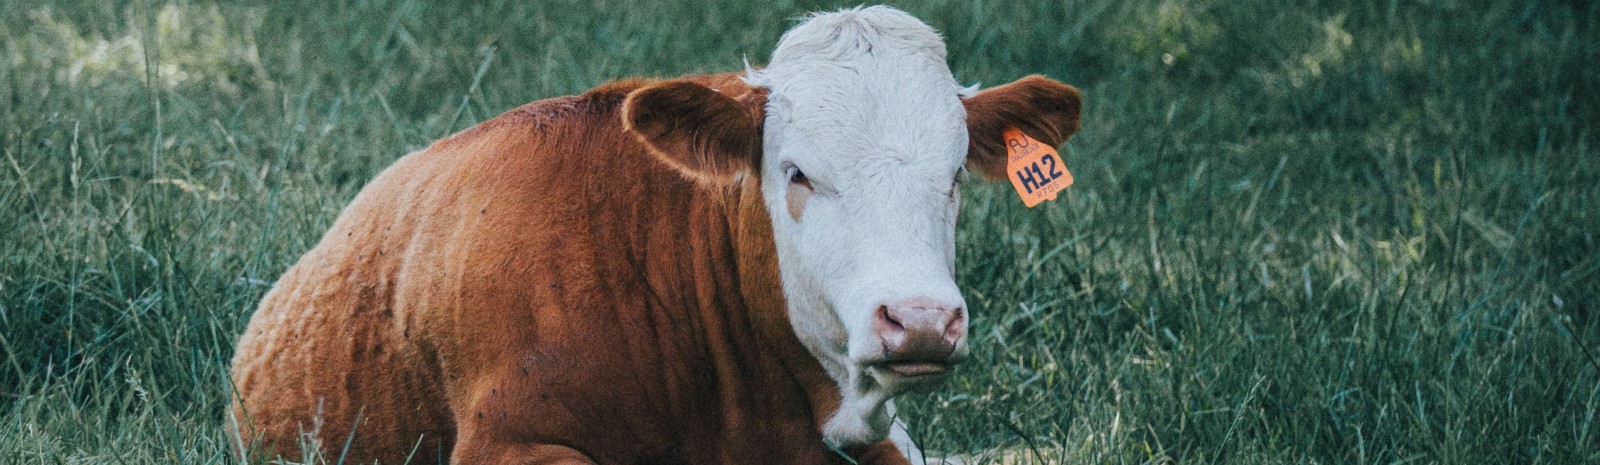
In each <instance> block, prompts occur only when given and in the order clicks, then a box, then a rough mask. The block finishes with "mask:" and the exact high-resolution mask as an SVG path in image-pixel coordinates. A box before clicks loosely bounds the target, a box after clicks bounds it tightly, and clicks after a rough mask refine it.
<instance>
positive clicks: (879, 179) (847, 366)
mask: <svg viewBox="0 0 1600 465" xmlns="http://www.w3.org/2000/svg"><path fill="white" fill-rule="evenodd" d="M963 97H965V98H963ZM1077 98H1078V97H1077V91H1076V90H1075V89H1072V88H1071V87H1070V86H1066V85H1063V84H1060V83H1056V82H1054V81H1049V80H1047V79H1042V78H1027V79H1024V80H1021V81H1018V82H1017V83H1014V84H1010V85H1007V86H1001V87H999V88H995V89H991V90H989V91H985V92H983V93H981V94H978V95H976V96H974V95H971V90H965V91H963V90H962V89H961V88H960V87H959V86H958V85H956V84H955V82H954V79H953V78H952V77H951V76H950V74H949V70H948V69H947V68H946V67H945V65H944V48H943V44H942V42H940V40H939V38H938V36H937V34H936V33H935V32H933V30H932V29H931V28H928V27H927V26H926V25H924V24H922V23H921V22H919V21H917V20H916V19H915V18H911V17H910V16H909V15H906V14H904V13H902V12H899V11H896V10H893V9H889V8H867V9H857V10H849V11H845V12H840V13H835V14H831V15H820V16H817V17H814V18H813V19H812V20H811V21H808V22H807V23H806V24H803V25H802V26H800V27H797V28H796V29H794V30H792V31H791V32H790V33H789V34H786V35H785V38H784V40H783V41H782V42H781V43H780V47H779V49H778V52H777V53H775V54H774V62H773V63H772V64H771V65H770V66H769V67H768V68H766V69H765V70H762V71H760V72H759V74H757V73H755V72H751V71H749V70H747V72H746V73H744V74H742V75H735V74H721V75H707V76H692V77H688V78H682V79H677V80H666V81H650V80H629V81H620V82H616V83H612V84H607V85H604V86H601V87H599V88H596V89H594V90H591V91H589V92H587V93H584V94H582V95H579V96H574V97H563V98H556V99H550V100H545V101H541V102H535V103H532V104H528V105H526V106H523V107H521V108H518V109H516V110H513V111H511V112H508V113H506V114H504V115H501V116H499V117H497V118H494V119H492V120H489V121H486V122H484V123H482V124H480V125H478V126H477V127H474V128H472V129H469V130H467V131H464V132H462V133H460V134H457V135H455V136H451V137H450V138H447V139H445V140H442V141H439V142H437V143H435V144H433V145H432V146H431V147H429V148H427V149H425V150H423V151H421V152H417V153H413V154H411V155H408V156H406V157H404V158H402V159H401V160H400V161H398V162H396V163H395V164H394V166H392V167H390V168H389V169H387V170H386V171H384V173H382V174H381V175H379V176H378V177H377V179H375V180H373V181H372V182H371V183H370V184H369V185H367V186H366V187H365V188H364V189H363V190H362V192H361V194H360V195H358V196H357V198H356V199H355V200H354V201H353V202H352V203H351V204H350V206H349V207H348V208H346V209H345V211H344V212H343V214H341V215H340V217H339V219H338V220H337V221H336V222H335V224H334V225H333V227H332V229H330V230H329V231H328V233H327V235H326V236H324V237H323V239H322V242H321V243H320V244H318V245H317V246H316V248H314V249H313V250H311V251H310V252H308V253H307V254H306V255H305V256H304V257H302V258H301V259H300V261H299V262H298V263H297V264H296V265H295V266H294V267H292V268H291V269H290V270H289V271H288V272H287V273H285V274H284V276H283V277H282V278H280V279H279V281H278V282H277V284H276V285H275V287H274V288H273V290H272V291H271V292H270V293H269V294H268V295H267V296H266V298H265V299H264V300H263V302H262V304H261V306H260V309H259V310H258V311H257V313H256V314H255V316H254V317H253V318H252V320H251V322H250V325H249V327H248V328H247V329H246V331H245V334H244V335H243V336H242V337H241V338H240V340H239V346H238V350H237V353H236V355H235V358H234V363H233V374H234V383H235V386H236V388H237V394H238V398H239V402H238V403H237V404H236V407H235V409H234V411H233V415H234V417H235V418H236V420H237V421H238V424H239V425H240V426H241V431H240V432H241V433H243V434H244V439H246V440H251V439H259V440H260V441H261V446H262V447H261V448H259V449H252V450H261V451H267V452H276V453H279V454H285V455H288V456H291V457H292V456H294V455H295V452H296V451H297V450H298V449H297V447H298V446H299V445H300V443H301V442H303V440H305V439H310V440H311V442H312V445H313V446H315V447H318V448H320V449H321V450H323V451H325V452H326V453H328V454H338V455H340V456H344V457H345V458H346V460H347V461H351V463H368V462H370V461H372V460H379V461H381V462H383V463H401V462H403V461H405V460H406V459H407V458H408V457H410V458H411V459H412V462H413V463H434V462H437V461H440V460H441V459H448V460H449V461H450V462H452V463H461V464H479V463H482V464H515V463H530V464H536V463H579V464H581V463H600V464H644V463H649V464H718V463H721V464H736V463H737V464H755V463H760V464H785V463H794V464H824V463H847V462H848V459H847V458H846V457H844V455H841V454H840V453H838V452H835V451H834V450H832V448H830V447H828V446H827V444H828V443H829V442H832V443H834V444H839V445H842V446H844V450H845V452H847V453H848V454H849V455H852V456H854V459H856V460H858V461H860V462H861V463H878V464H902V463H905V462H906V459H905V457H903V456H902V455H901V454H900V453H899V451H898V450H897V448H896V446H894V445H893V444H891V443H890V442H889V441H887V440H885V437H886V436H887V435H888V433H889V425H890V415H889V410H890V408H891V407H890V406H889V404H888V399H889V398H890V397H892V396H893V395H896V394H899V393H902V392H905V391H906V390H908V389H912V388H914V387H916V386H927V385H929V384H930V383H932V382H936V381H937V380H939V379H942V377H943V376H944V374H945V373H947V371H948V368H949V366H950V365H953V364H954V363H957V362H959V361H960V360H961V359H962V358H963V357H964V356H965V353H966V346H965V335H966V326H965V323H966V318H967V317H966V312H967V309H965V307H964V306H965V304H964V302H962V300H961V297H960V294H959V291H958V290H956V288H955V284H954V279H953V269H952V266H953V260H954V221H955V212H956V208H957V206H958V205H959V195H958V194H959V191H958V190H957V189H956V187H957V186H956V179H958V178H957V176H958V173H957V172H958V170H959V169H960V168H961V167H962V165H963V164H965V165H968V166H973V167H975V168H976V169H977V171H979V172H982V173H985V174H987V175H989V176H995V175H996V174H997V173H1000V172H1001V171H1002V170H1003V167H1004V163H1005V155H1004V151H1003V148H1000V147H999V146H1000V144H999V135H1000V132H1001V129H1003V128H1006V127H1019V128H1022V129H1023V130H1024V131H1025V132H1026V133H1028V134H1030V135H1032V136H1033V137H1036V138H1039V139H1041V140H1043V141H1045V142H1046V143H1048V144H1050V145H1056V144H1059V143H1061V142H1062V141H1064V140H1065V139H1066V137H1067V136H1069V135H1070V134H1071V133H1072V131H1074V130H1075V129H1076V127H1077V116H1078V109H1077V106H1078V100H1077ZM861 130H868V131H870V132H865V133H859V134H857V133H850V132H851V131H861ZM969 130H970V131H971V133H972V137H973V139H972V140H971V141H970V147H969V140H968V139H967V131H969ZM969 152H970V153H969ZM802 168H803V169H804V170H809V171H810V173H811V174H812V176H810V177H808V176H807V175H805V174H803V172H802ZM764 187H765V189H764ZM346 444H348V445H349V447H348V450H345V449H346V447H345V446H346Z"/></svg>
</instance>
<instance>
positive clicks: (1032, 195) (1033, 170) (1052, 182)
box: [1002, 128, 1072, 208]
mask: <svg viewBox="0 0 1600 465" xmlns="http://www.w3.org/2000/svg"><path fill="white" fill-rule="evenodd" d="M1002 136H1003V137H1005V139H1006V154H1007V157H1006V177H1008V178H1011V186H1012V187H1016V188H1017V195H1020V196H1022V203H1023V204H1025V205H1027V206H1028V208H1033V206H1034V205H1038V204H1039V202H1043V201H1046V200H1055V199H1056V193H1057V192H1061V190H1062V189H1066V188H1067V186H1070V185H1072V173H1070V172H1068V171H1067V164H1066V163H1065V162H1063V161H1062V160H1061V154H1058V153H1056V149H1055V147H1051V146H1048V145H1045V144H1044V143H1043V142H1039V141H1038V140H1037V139H1034V138H1032V137H1028V135H1027V134H1023V133H1022V130H1020V129H1017V128H1010V129H1006V132H1005V133H1004V134H1002Z"/></svg>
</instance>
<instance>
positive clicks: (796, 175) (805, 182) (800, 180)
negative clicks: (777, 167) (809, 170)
mask: <svg viewBox="0 0 1600 465" xmlns="http://www.w3.org/2000/svg"><path fill="white" fill-rule="evenodd" d="M788 171H789V184H792V185H801V186H805V188H806V189H813V187H811V179H809V178H806V173H805V172H803V171H800V168H799V167H796V166H794V165H789V168H788Z"/></svg>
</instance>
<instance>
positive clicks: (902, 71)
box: [745, 6, 971, 445]
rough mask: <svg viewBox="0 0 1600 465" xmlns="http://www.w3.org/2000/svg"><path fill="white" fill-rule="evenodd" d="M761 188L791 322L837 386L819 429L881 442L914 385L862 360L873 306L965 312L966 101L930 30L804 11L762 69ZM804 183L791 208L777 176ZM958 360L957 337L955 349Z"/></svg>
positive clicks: (870, 354)
mask: <svg viewBox="0 0 1600 465" xmlns="http://www.w3.org/2000/svg"><path fill="white" fill-rule="evenodd" d="M745 80H746V81H747V82H748V83H750V84H751V85H754V86H759V87H765V88H767V89H768V91H769V92H768V96H767V102H768V103H767V113H766V115H767V116H766V122H765V125H764V128H763V131H764V134H763V143H764V152H763V153H764V157H763V161H762V167H761V173H762V177H763V178H762V185H763V192H762V194H763V196H764V197H765V201H766V203H767V210H768V211H769V212H770V213H771V214H772V215H771V216H772V223H773V232H774V240H775V242H776V244H777V248H778V264H779V270H780V273H781V275H782V279H783V286H784V294H785V297H786V298H787V303H788V310H789V319H790V322H791V323H792V324H793V326H794V330H795V333H796V334H797V335H798V336H799V338H800V340H801V341H802V342H803V343H805V345H806V347H807V349H809V350H810V351H811V353H812V354H813V355H815V356H816V357H817V359H818V360H819V361H821V363H822V365H823V367H825V368H826V369H827V371H828V373H829V375H830V376H832V377H833V379H834V380H835V381H836V382H838V383H839V387H840V393H841V394H842V396H843V399H842V403H841V406H840V408H839V410H838V411H837V412H835V414H834V416H833V417H832V418H831V419H829V421H828V422H827V423H826V424H825V425H824V427H823V433H824V435H825V436H826V437H827V438H828V439H830V440H832V441H834V442H836V443H839V444H843V445H848V444H861V443H867V442H873V441H878V440H881V439H883V438H884V437H885V436H886V435H887V434H888V433H889V430H890V426H891V423H892V422H891V420H890V415H889V413H888V410H889V408H890V407H886V405H885V403H886V402H887V401H888V400H889V399H890V398H891V397H892V396H894V395H895V394H899V393H901V392H903V391H905V390H906V389H907V388H908V387H909V386H910V384H909V383H908V382H907V381H906V380H905V379H903V378H901V377H899V376H895V375H893V374H891V373H885V372H881V371H880V369H879V368H876V367H874V366H872V364H873V363H874V362H878V361H882V360H883V358H884V357H885V356H886V355H885V353H884V349H883V342H882V340H881V339H880V338H879V337H878V336H877V334H876V333H875V330H874V329H873V328H874V327H873V325H874V322H875V321H874V319H875V318H876V314H877V309H878V307H879V306H880V305H887V304H890V303H894V302H901V301H905V300H907V299H912V298H919V299H929V300H932V301H936V302H940V303H944V304H947V305H951V306H955V307H956V308H964V307H965V302H964V301H963V300H962V298H961V293H960V291H959V290H958V289H957V288H956V285H955V279H954V273H953V267H954V260H955V219H956V209H957V207H958V204H959V196H955V195H952V190H953V189H955V187H956V186H955V178H956V176H957V174H958V171H959V170H960V169H961V166H962V165H963V164H964V163H965V161H966V152H967V127H966V110H965V108H964V107H963V106H962V104H961V100H960V96H961V95H963V93H970V92H971V89H966V88H963V87H962V86H960V85H959V84H957V83H956V81H955V79H954V77H953V76H951V74H950V69H949V67H948V66H947V65H946V64H945V47H944V42H943V40H942V39H941V38H940V37H939V34H938V33H937V32H935V31H934V30H933V29H932V28H930V27H928V25H926V24H923V23H922V22H921V21H919V20H917V19H916V18H914V17H912V16H911V15H908V14H906V13H904V12H902V11H899V10H896V9H893V8H889V7H882V6H877V7H870V8H855V9H847V10H843V11H839V12H834V13H825V14H817V15H813V16H811V17H810V18H809V19H807V20H806V21H805V22H804V23H802V24H800V25H798V26H796V27H795V28H793V29H791V30H789V32H788V33H785V34H784V36H783V39H782V40H780V41H779V43H778V47H777V49H776V50H775V51H774V52H773V54H772V61H771V63H770V64H769V65H768V66H767V67H766V68H764V69H761V70H754V69H750V70H748V71H747V73H746V76H745ZM791 168H792V169H798V170H801V171H803V172H804V173H805V175H806V177H807V178H808V179H809V182H810V183H811V186H812V187H811V188H812V191H811V192H810V194H809V196H808V198H807V200H806V203H805V212H804V214H803V215H790V214H789V213H788V208H787V205H786V196H787V195H788V193H789V191H790V188H789V187H790V186H789V179H788V177H787V174H786V173H790V172H792V170H791ZM955 350H956V351H957V352H959V353H960V354H962V355H964V354H965V351H966V350H967V349H966V343H965V338H964V337H963V338H962V339H961V342H960V343H958V344H957V346H956V349H955Z"/></svg>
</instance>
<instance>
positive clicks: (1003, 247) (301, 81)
mask: <svg viewBox="0 0 1600 465" xmlns="http://www.w3.org/2000/svg"><path fill="white" fill-rule="evenodd" d="M892 3H896V4H897V5H898V6H900V7H901V8H903V9H905V10H907V11H909V12H911V13H912V14H914V15H917V16H919V17H921V18H923V19H924V20H925V21H927V22H928V23H929V24H931V25H933V26H934V27H935V28H937V29H939V30H941V31H942V32H943V33H944V35H945V37H946V39H947V42H948V45H949V49H950V63H951V66H952V69H953V70H954V72H955V75H956V77H957V78H958V79H959V80H961V81H962V82H965V83H982V84H984V85H997V84H1001V83H1004V82H1008V81H1010V80H1012V79H1015V78H1018V77H1021V76H1024V75H1027V74H1031V73H1043V74H1045V75H1048V76H1051V77H1053V78H1055V79H1058V80H1062V81H1064V82H1068V83H1071V84H1074V85H1076V86H1078V87H1079V88H1081V89H1082V90H1083V94H1084V98H1085V108H1084V120H1083V121H1084V122H1083V128H1082V131H1081V132H1080V133H1079V134H1078V135H1077V136H1076V137H1075V138H1073V139H1072V140H1071V142H1070V143H1068V144H1067V145H1066V146H1065V147H1064V148H1063V150H1062V154H1063V155H1064V156H1065V158H1066V161H1067V164H1068V166H1069V167H1070V169H1071V170H1072V172H1073V174H1074V175H1075V177H1076V179H1077V183H1076V184H1075V185H1074V186H1073V187H1072V188H1070V189H1068V190H1067V191H1065V192H1064V193H1063V195H1062V196H1061V197H1060V198H1059V199H1058V200H1056V201H1054V202H1050V203H1046V204H1043V205H1041V206H1039V207H1037V208H1033V209H1028V208H1025V207H1023V205H1022V204H1021V202H1020V201H1019V200H1018V199H1017V197H1016V194H1015V193H1014V192H1012V191H1011V190H1010V187H1009V186H1006V185H1003V184H1001V183H982V182H968V183H965V184H964V186H965V187H964V189H965V192H964V194H965V198H966V204H965V205H964V206H963V207H962V208H963V211H962V218H961V223H960V226H959V228H960V229H959V235H958V245H957V247H958V255H959V258H958V265H957V266H958V277H959V281H960V283H961V285H962V287H963V289H964V291H965V292H966V295H967V299H968V302H969V303H970V304H971V306H972V307H973V309H974V310H973V321H972V323H971V324H972V328H973V331H972V338H973V339H972V347H973V358H972V359H971V360H970V361H969V362H968V363H967V364H966V365H964V366H962V367H961V368H960V369H959V370H958V372H957V374H956V375H955V376H954V377H953V379H952V380H951V381H950V382H949V383H948V384H947V385H946V386H945V387H943V388H942V389H939V390H937V391H935V392H931V393H927V394H920V395H910V396H907V397H904V398H903V399H902V400H900V401H899V403H900V405H901V407H902V409H903V410H904V413H903V416H904V417H905V418H906V419H907V420H908V421H909V422H910V423H911V424H912V425H913V426H912V428H911V432H912V433H913V435H914V436H915V437H916V438H917V439H918V440H919V441H920V443H921V444H922V446H923V447H924V448H926V449H928V450H929V451H930V452H932V453H936V454H957V455H967V456H969V463H1001V462H1004V463H1096V464H1101V463H1104V464H1144V463H1151V464H1158V463H1184V464H1190V463H1219V464H1224V463H1225V464H1278V463H1321V464H1432V463H1439V464H1582V463H1600V422H1597V418H1596V417H1597V416H1600V361H1597V352H1600V313H1597V310H1600V309H1597V306H1600V244H1597V241H1596V237H1595V234H1596V232H1597V230H1600V207H1596V206H1595V204H1596V202H1597V201H1600V147H1597V144H1600V137H1597V136H1600V135H1597V134H1596V128H1600V72H1597V71H1596V66H1597V65H1596V63H1597V62H1600V3H1596V2H1585V1H1545V2H1519V1H1507V2H1480V1H1467V0H1428V1H1404V2H1402V1H1395V0H1391V1H1378V0H1337V1H1335V0H1328V1H1318V0H1312V1H1307V2H1297V3H1294V4H1293V7H1287V6H1286V4H1284V3H1281V2H1268V1H1264V0H1194V1H1177V0H1130V1H1111V0H1093V1H1091V0H1063V1H1018V0H987V1H977V2H966V1H952V0H931V1H922V2H910V1H907V2H892ZM853 5H855V4H854V3H838V2H820V1H785V0H780V1H774V2H769V3H764V4H760V5H756V4H749V3H746V2H741V1H733V0H701V1H678V0H670V1H661V2H630V1H613V0H592V1H537V2H531V1H530V2H508V1H485V2H479V3H476V4H467V3H466V2H461V3H459V4H458V3H456V2H426V1H420V0H360V1H349V2H344V1H332V2H323V1H309V0H287V1H279V2H219V3H212V2H205V1H174V2H170V3H162V2H156V1H136V2H102V1H89V0H64V1H60V2H41V1H38V0H22V1H7V2H0V463H24V464H57V463H60V464H66V463H71V464H91V463H95V464H97V463H106V464H133V463H231V462H233V461H234V460H233V459H231V458H230V447H231V445H230V443H231V439H230V435H229V431H230V428H231V426H230V425H229V424H228V422H227V421H226V418H225V415H224V412H225V409H226V406H227V403H228V379H227V368H228V362H229V359H230V357H231V356H232V347H233V343H234V340H235V339H236V337H237V335H238V333H239V332H240V331H241V330H242V329H243V326H244V323H245V321H246V320H247V318H248V317H249V315H250V313H251V312H252V311H253V309H254V306H255V304H256V302H257V301H258V300H259V299H260V297H261V295H262V294H263V293H264V292H266V290H267V289H269V288H270V286H271V284H272V282H273V280H274V279H276V278H277V276H278V274H279V273H281V272H282V271H283V270H284V269H285V268H286V267H288V266H289V265H290V264H291V263H293V261H294V260H295V259H296V258H297V257H298V256H299V254H301V253H303V252H304V251H306V250H307V249H308V248H310V247H311V246H312V245H313V244H314V243H315V241H316V240H317V239H318V238H319V237H320V235H321V233H322V232H323V230H324V229H325V228H326V227H327V226H328V224H329V223H330V222H331V221H332V219H333V218H334V216H335V215H336V214H337V213H338V212H339V210H340V208H341V207H342V206H343V205H344V204H345V203H346V202H347V201H349V199H350V198H351V197H353V196H354V195H355V193H356V192H357V191H358V190H359V189H360V188H361V186H362V185H363V183H364V182H366V181H367V180H368V179H370V178H371V177H372V176H373V175H374V174H376V173H377V172H378V171H379V170H381V169H383V168H384V167H385V166H387V165H388V164H389V163H391V162H392V161H393V160H395V159H396V158H397V157H398V156H400V155H402V154H404V153H406V152H408V151H411V150H415V149H418V148H421V147H424V146H426V145H427V144H428V143H429V142H430V141H432V140H434V139H436V138H439V137H442V136H444V135H447V134H450V133H453V132H455V131H458V130H461V129H464V128H466V127H469V126H471V125H472V124H475V122H477V121H481V120H483V119H486V118H489V117H492V116H494V115H496V114H498V113H500V112H502V111H505V110H508V109H511V108H513V107H515V106H517V105H519V104H522V103H524V102H528V101H532V100H537V99H541V98H547V97H552V96H559V95H567V94H572V93H576V92H580V91H582V90H584V89H587V88H590V87H592V86H595V85H597V84H600V83H603V82H606V81H608V80H611V79H615V78H619V77H624V76H632V75H654V76H674V75H680V74H686V73H699V72H720V71H731V70H736V69H739V67H740V66H741V60H743V59H745V58H748V59H749V60H750V61H751V62H752V63H755V64H758V65H759V64H760V63H762V62H763V61H764V60H765V59H766V58H767V54H768V53H770V50H771V48H772V46H773V44H774V43H776V41H777V39H778V36H779V35H780V34H781V33H782V31H783V30H785V29H786V28H788V27H789V26H790V25H792V24H793V19H794V18H795V17H797V16H799V15H801V14H803V13H804V12H807V11H816V10H828V9H836V8H839V7H844V6H853ZM996 451H1004V452H996ZM304 459H305V460H306V461H308V462H315V463H336V462H337V459H338V458H337V457H329V456H321V457H317V456H313V457H305V458H304Z"/></svg>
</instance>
